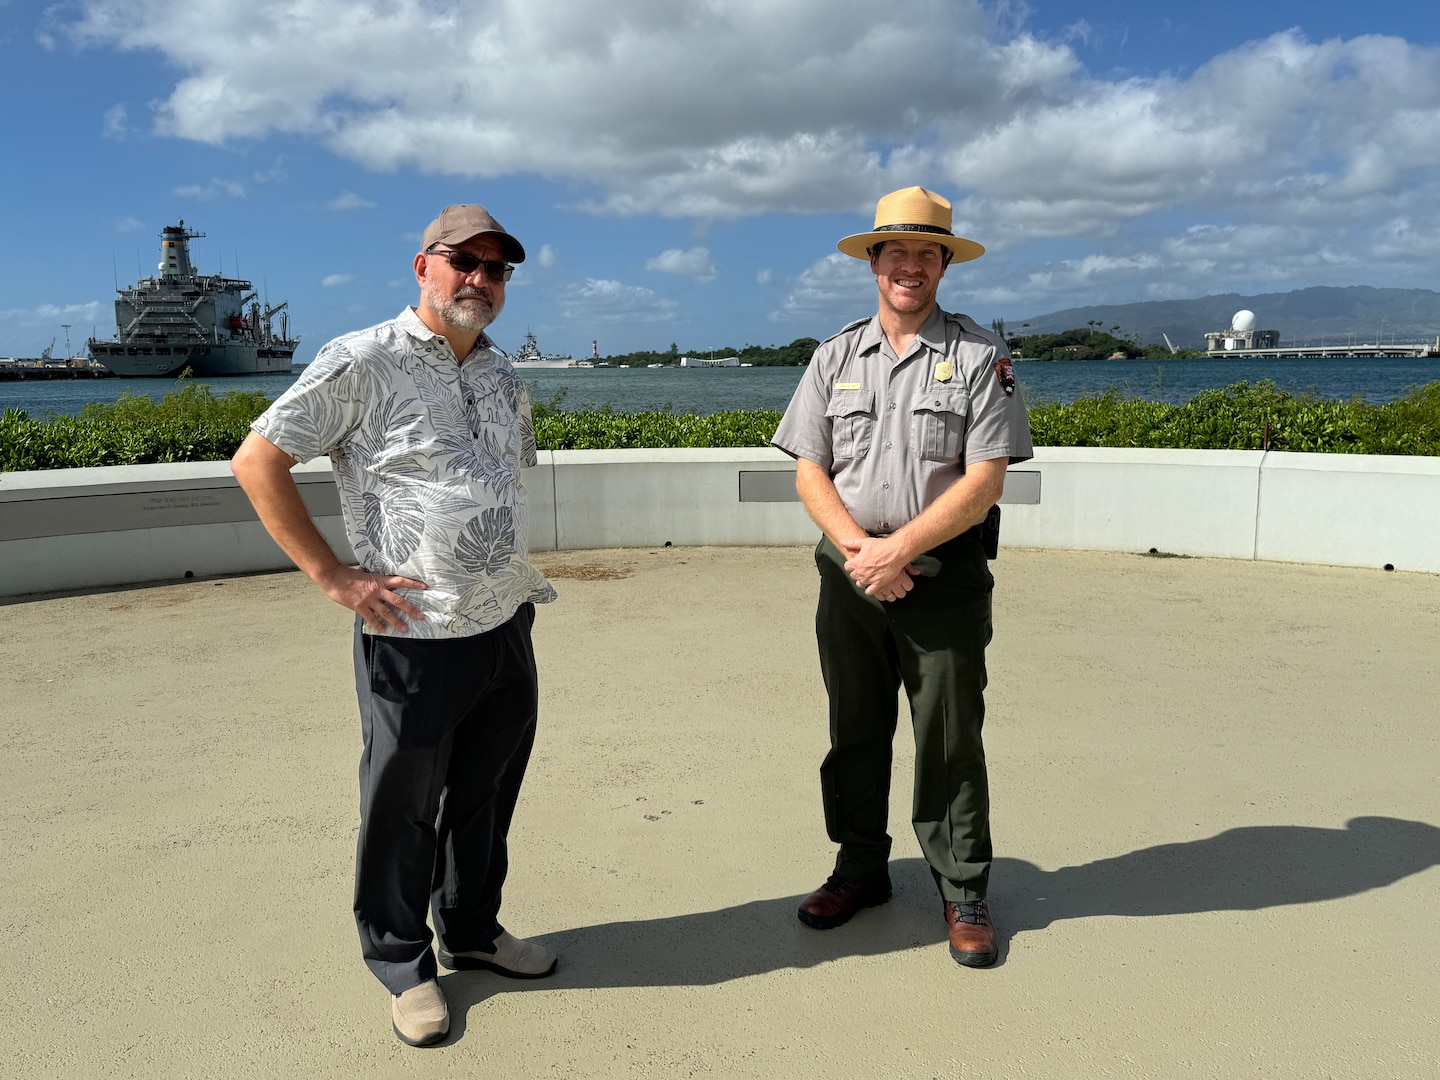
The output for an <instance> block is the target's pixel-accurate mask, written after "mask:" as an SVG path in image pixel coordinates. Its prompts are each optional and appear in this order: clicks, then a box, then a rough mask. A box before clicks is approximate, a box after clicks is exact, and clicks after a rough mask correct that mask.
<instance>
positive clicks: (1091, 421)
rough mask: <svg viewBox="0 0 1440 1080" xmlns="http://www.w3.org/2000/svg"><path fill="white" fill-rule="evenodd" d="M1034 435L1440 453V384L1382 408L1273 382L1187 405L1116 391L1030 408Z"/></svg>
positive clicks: (1046, 441) (1143, 443) (1215, 393)
mask: <svg viewBox="0 0 1440 1080" xmlns="http://www.w3.org/2000/svg"><path fill="white" fill-rule="evenodd" d="M1030 433H1031V436H1032V437H1033V438H1034V440H1035V444H1036V445H1037V446H1135V447H1155V448H1158V447H1174V448H1177V449H1184V450H1261V449H1269V450H1296V451H1305V452H1308V453H1322V454H1424V455H1440V382H1432V383H1428V384H1426V385H1425V386H1423V387H1418V388H1412V389H1411V390H1410V391H1409V392H1408V393H1407V394H1406V395H1405V396H1404V397H1402V398H1398V399H1396V400H1394V401H1390V402H1386V403H1384V404H1382V405H1372V404H1370V403H1368V402H1365V401H1361V400H1359V399H1355V400H1352V401H1329V400H1323V399H1321V398H1317V397H1314V396H1312V395H1309V394H1299V395H1292V394H1289V393H1286V392H1285V391H1284V390H1281V389H1280V388H1279V387H1277V386H1276V385H1275V384H1274V383H1273V382H1270V381H1269V380H1265V381H1262V382H1258V383H1256V384H1254V385H1253V386H1252V385H1250V384H1249V383H1244V382H1241V383H1235V384H1234V385H1233V386H1226V387H1223V388H1220V389H1216V390H1204V391H1201V392H1200V393H1199V394H1196V395H1195V396H1194V397H1193V398H1191V399H1190V400H1189V401H1187V402H1185V404H1183V405H1166V404H1163V403H1156V402H1153V401H1141V400H1140V399H1139V398H1125V397H1121V396H1120V395H1119V394H1118V393H1116V392H1115V391H1113V390H1112V391H1110V392H1109V393H1106V394H1102V395H1099V396H1097V397H1088V398H1081V399H1079V400H1078V401H1075V402H1074V403H1072V404H1070V405H1058V404H1054V403H1042V404H1039V405H1035V406H1032V407H1031V409H1030Z"/></svg>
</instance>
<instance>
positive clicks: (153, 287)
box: [87, 221, 299, 379]
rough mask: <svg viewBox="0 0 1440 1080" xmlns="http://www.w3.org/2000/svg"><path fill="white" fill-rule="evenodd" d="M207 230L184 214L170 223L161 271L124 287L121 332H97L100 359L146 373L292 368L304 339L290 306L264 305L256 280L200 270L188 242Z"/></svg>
mask: <svg viewBox="0 0 1440 1080" xmlns="http://www.w3.org/2000/svg"><path fill="white" fill-rule="evenodd" d="M204 235H205V234H204V233H198V232H194V231H192V230H190V229H187V228H186V227H185V222H183V221H182V222H180V224H179V225H167V226H166V227H165V229H164V230H163V231H162V232H161V234H160V267H159V270H160V272H159V274H158V275H156V276H153V277H148V278H141V279H140V280H139V281H137V282H136V283H135V284H133V285H131V286H130V287H129V288H126V289H120V290H117V291H118V292H119V294H120V295H119V298H118V299H117V300H116V301H115V338H114V339H113V340H111V341H101V340H98V339H96V338H91V339H90V341H89V342H88V343H87V344H88V346H89V349H90V357H91V359H92V360H93V361H94V362H96V363H99V364H103V365H104V366H105V367H106V368H107V369H108V370H110V371H112V372H114V373H115V374H116V375H123V376H126V377H128V378H142V379H144V378H150V379H163V378H172V377H174V376H176V375H181V374H184V373H185V372H187V371H188V372H189V373H190V374H191V375H194V376H196V377H199V378H215V377H219V376H226V375H288V374H289V373H290V367H291V363H292V361H293V360H294V356H295V347H296V345H298V344H299V338H292V337H291V336H290V332H289V329H290V328H289V315H288V314H287V313H286V310H285V309H286V308H287V307H288V305H287V304H285V303H280V304H278V305H276V306H274V307H271V306H269V305H266V306H264V307H262V306H261V304H260V300H259V295H258V294H257V293H256V292H255V291H254V290H253V289H252V287H251V285H250V282H248V281H245V280H242V279H240V278H227V277H225V276H224V275H222V274H198V273H196V272H195V267H194V266H193V264H192V263H191V262H190V245H189V242H190V241H191V240H193V239H196V238H197V237H201V236H204ZM277 315H279V316H280V319H281V324H280V326H281V328H280V332H279V333H276V332H275V329H274V326H273V320H274V318H275V316H277Z"/></svg>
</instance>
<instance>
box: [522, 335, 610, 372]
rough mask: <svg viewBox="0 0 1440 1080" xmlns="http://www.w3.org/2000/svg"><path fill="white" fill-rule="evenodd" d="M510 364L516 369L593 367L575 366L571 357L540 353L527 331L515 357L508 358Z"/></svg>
mask: <svg viewBox="0 0 1440 1080" xmlns="http://www.w3.org/2000/svg"><path fill="white" fill-rule="evenodd" d="M510 362H511V363H512V364H514V365H515V366H516V367H517V368H572V367H581V366H583V367H594V366H595V365H594V364H583V365H582V364H577V363H576V362H575V360H574V358H573V357H570V356H560V355H559V354H558V353H542V352H541V351H540V346H539V345H537V344H536V343H535V335H534V334H532V333H530V332H529V331H528V330H527V331H526V332H525V344H524V345H521V346H520V348H518V349H516V350H515V355H514V356H512V357H510Z"/></svg>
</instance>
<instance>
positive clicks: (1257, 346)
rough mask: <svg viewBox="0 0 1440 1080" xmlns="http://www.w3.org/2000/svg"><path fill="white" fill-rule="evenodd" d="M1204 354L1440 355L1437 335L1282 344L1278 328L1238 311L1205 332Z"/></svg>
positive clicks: (1358, 357) (1240, 357) (1260, 356)
mask: <svg viewBox="0 0 1440 1080" xmlns="http://www.w3.org/2000/svg"><path fill="white" fill-rule="evenodd" d="M1205 354H1206V356H1208V357H1213V358H1216V359H1220V358H1225V357H1234V358H1235V359H1236V360H1262V359H1276V360H1279V359H1284V360H1300V359H1304V360H1367V359H1379V358H1387V359H1414V358H1423V357H1430V356H1435V357H1440V337H1436V338H1435V340H1434V341H1420V342H1414V343H1410V342H1401V343H1399V344H1397V343H1395V342H1393V341H1392V342H1390V344H1388V345H1387V344H1385V343H1384V342H1383V341H1382V340H1381V339H1380V338H1379V337H1378V336H1377V338H1376V343H1375V344H1370V343H1368V342H1366V343H1360V344H1357V343H1354V342H1351V343H1347V344H1345V345H1326V344H1324V343H1323V342H1322V343H1321V344H1319V345H1313V344H1311V345H1299V344H1295V343H1293V342H1292V343H1291V344H1289V345H1284V346H1282V345H1281V344H1280V331H1278V330H1260V329H1257V328H1256V326H1255V313H1254V312H1253V311H1247V310H1241V311H1237V312H1236V313H1235V314H1234V315H1233V316H1232V317H1231V319H1230V326H1229V328H1228V329H1226V330H1212V331H1210V332H1209V333H1208V334H1206V335H1205Z"/></svg>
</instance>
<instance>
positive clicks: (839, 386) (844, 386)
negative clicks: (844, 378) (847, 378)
mask: <svg viewBox="0 0 1440 1080" xmlns="http://www.w3.org/2000/svg"><path fill="white" fill-rule="evenodd" d="M835 389H836V390H859V389H860V384H859V383H858V382H837V383H836V384H835Z"/></svg>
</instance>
